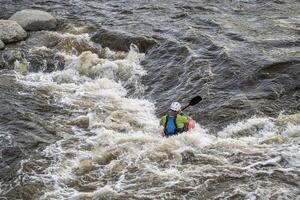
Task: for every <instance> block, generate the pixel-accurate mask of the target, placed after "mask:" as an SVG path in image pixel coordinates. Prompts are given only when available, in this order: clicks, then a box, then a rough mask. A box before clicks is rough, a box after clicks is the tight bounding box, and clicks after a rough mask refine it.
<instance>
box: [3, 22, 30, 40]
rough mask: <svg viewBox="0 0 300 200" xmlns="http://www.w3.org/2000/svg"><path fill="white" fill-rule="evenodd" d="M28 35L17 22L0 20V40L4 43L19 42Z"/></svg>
mask: <svg viewBox="0 0 300 200" xmlns="http://www.w3.org/2000/svg"><path fill="white" fill-rule="evenodd" d="M26 37H27V33H26V31H24V29H23V28H22V27H21V26H20V25H19V24H18V23H17V22H15V21H12V20H0V40H2V41H3V42H4V43H11V42H18V41H21V40H24V39H25V38H26Z"/></svg>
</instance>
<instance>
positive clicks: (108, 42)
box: [91, 28, 156, 52]
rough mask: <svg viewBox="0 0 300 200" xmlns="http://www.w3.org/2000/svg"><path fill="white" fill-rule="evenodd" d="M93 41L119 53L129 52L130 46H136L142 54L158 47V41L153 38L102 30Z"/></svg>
mask: <svg viewBox="0 0 300 200" xmlns="http://www.w3.org/2000/svg"><path fill="white" fill-rule="evenodd" d="M91 40H92V41H93V42H95V43H99V44H101V46H102V47H108V48H110V49H112V50H117V51H129V49H130V44H131V43H133V44H135V45H136V46H137V47H138V48H139V50H140V51H141V52H146V51H147V50H148V49H150V48H151V47H153V46H154V45H156V41H155V40H153V39H152V38H146V37H142V36H136V35H132V34H130V33H125V32H120V31H111V30H106V29H104V28H100V29H99V30H98V31H97V33H96V34H94V35H93V36H92V38H91Z"/></svg>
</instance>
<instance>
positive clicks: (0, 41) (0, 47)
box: [0, 40, 5, 50]
mask: <svg viewBox="0 0 300 200" xmlns="http://www.w3.org/2000/svg"><path fill="white" fill-rule="evenodd" d="M4 47H5V45H4V43H3V42H2V40H0V50H1V49H4Z"/></svg>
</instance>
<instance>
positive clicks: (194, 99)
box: [181, 96, 202, 111]
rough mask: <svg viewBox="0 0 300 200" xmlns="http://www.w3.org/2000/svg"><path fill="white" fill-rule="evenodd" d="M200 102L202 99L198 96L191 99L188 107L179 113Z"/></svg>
mask: <svg viewBox="0 0 300 200" xmlns="http://www.w3.org/2000/svg"><path fill="white" fill-rule="evenodd" d="M201 100H202V97H200V96H196V97H194V98H192V99H191V101H190V103H189V105H187V106H185V107H184V108H183V109H182V110H181V111H183V110H185V109H186V108H188V107H189V106H193V105H196V104H197V103H199V102H200V101H201Z"/></svg>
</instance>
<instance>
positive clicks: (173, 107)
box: [170, 102, 181, 112]
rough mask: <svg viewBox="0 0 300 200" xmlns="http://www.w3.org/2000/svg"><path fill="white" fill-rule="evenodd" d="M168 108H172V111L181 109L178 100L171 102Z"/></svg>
mask: <svg viewBox="0 0 300 200" xmlns="http://www.w3.org/2000/svg"><path fill="white" fill-rule="evenodd" d="M170 109H171V110H173V111H176V112H178V111H180V110H181V105H180V103H179V102H173V103H172V104H171V107H170Z"/></svg>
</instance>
